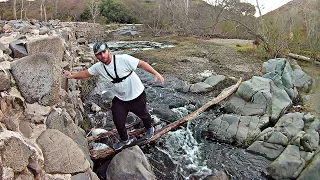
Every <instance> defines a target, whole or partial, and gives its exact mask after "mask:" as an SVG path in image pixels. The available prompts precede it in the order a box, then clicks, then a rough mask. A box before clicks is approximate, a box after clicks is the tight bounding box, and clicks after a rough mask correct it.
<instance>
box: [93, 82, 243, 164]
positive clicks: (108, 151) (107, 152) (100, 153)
mask: <svg viewBox="0 0 320 180" xmlns="http://www.w3.org/2000/svg"><path fill="white" fill-rule="evenodd" d="M241 81H242V78H240V79H239V80H238V82H237V84H235V85H234V86H233V87H231V88H230V89H229V90H227V91H224V92H222V93H221V94H220V95H219V96H218V97H216V98H214V99H213V100H211V101H209V102H208V103H206V104H205V105H203V106H202V107H200V108H199V109H197V110H196V111H194V112H192V113H191V114H189V115H187V116H185V117H184V118H182V119H180V120H177V121H175V122H173V123H171V124H168V125H167V126H165V127H163V128H161V129H160V130H158V131H156V132H155V134H154V136H153V137H152V138H151V139H149V140H146V141H141V140H140V141H139V140H138V141H137V142H136V143H134V144H133V145H144V144H149V143H150V142H152V141H155V140H156V139H158V138H160V137H161V136H162V135H164V134H166V133H167V132H169V131H171V130H172V129H175V128H177V127H179V126H181V125H182V124H184V123H186V122H187V121H189V120H192V119H194V118H196V117H197V116H198V115H199V114H201V113H202V112H204V111H205V110H206V109H208V108H209V107H210V106H212V105H214V104H217V103H219V102H220V101H222V100H224V99H225V98H227V97H229V96H230V95H231V94H232V93H233V92H234V91H235V90H237V88H238V87H239V86H240V84H241ZM115 152H116V151H115V150H114V149H112V148H105V149H102V150H90V154H91V157H92V158H93V159H100V158H105V157H108V156H111V155H112V154H114V153H115Z"/></svg>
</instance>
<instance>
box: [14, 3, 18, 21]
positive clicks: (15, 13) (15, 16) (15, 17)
mask: <svg viewBox="0 0 320 180" xmlns="http://www.w3.org/2000/svg"><path fill="white" fill-rule="evenodd" d="M13 18H14V19H15V20H17V0H13Z"/></svg>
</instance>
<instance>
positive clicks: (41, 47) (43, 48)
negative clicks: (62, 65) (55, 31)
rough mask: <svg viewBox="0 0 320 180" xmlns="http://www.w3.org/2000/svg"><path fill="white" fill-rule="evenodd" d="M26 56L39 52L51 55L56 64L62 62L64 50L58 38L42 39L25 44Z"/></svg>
mask: <svg viewBox="0 0 320 180" xmlns="http://www.w3.org/2000/svg"><path fill="white" fill-rule="evenodd" d="M26 48H27V51H28V55H32V54H37V53H40V52H48V53H52V54H53V55H54V56H55V58H56V60H57V61H58V62H61V61H62V57H63V53H64V48H63V41H62V39H61V38H60V37H58V36H51V37H42V38H38V39H33V40H31V41H29V42H27V43H26Z"/></svg>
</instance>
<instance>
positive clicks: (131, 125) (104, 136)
mask: <svg viewBox="0 0 320 180" xmlns="http://www.w3.org/2000/svg"><path fill="white" fill-rule="evenodd" d="M159 124H161V122H157V123H153V124H152V126H157V125H159ZM135 125H137V123H132V124H129V125H128V126H126V128H127V129H130V128H132V127H133V126H135ZM145 131H146V129H145V128H141V129H136V130H134V131H130V132H129V133H128V135H129V136H137V135H139V134H142V133H144V132H145ZM117 133H118V132H117V130H116V129H113V130H111V131H108V132H105V133H101V134H99V135H97V136H92V137H88V138H87V140H88V142H89V143H90V142H92V141H96V140H99V139H101V138H108V137H110V136H114V135H116V134H117Z"/></svg>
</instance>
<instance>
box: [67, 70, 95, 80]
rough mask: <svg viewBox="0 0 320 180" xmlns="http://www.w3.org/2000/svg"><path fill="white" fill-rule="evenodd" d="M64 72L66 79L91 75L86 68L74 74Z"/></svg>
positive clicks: (83, 77)
mask: <svg viewBox="0 0 320 180" xmlns="http://www.w3.org/2000/svg"><path fill="white" fill-rule="evenodd" d="M64 74H65V75H66V77H67V78H68V79H85V78H88V77H90V76H91V74H90V73H89V72H88V69H86V70H83V71H80V72H77V73H75V74H71V73H70V72H69V71H64Z"/></svg>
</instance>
